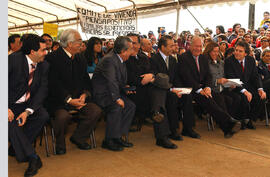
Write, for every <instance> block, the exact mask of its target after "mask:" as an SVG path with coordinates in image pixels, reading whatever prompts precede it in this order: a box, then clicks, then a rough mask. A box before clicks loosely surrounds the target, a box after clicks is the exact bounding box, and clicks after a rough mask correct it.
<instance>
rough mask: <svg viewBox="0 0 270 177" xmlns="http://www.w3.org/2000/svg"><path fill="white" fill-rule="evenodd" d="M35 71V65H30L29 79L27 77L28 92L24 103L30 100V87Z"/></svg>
mask: <svg viewBox="0 0 270 177" xmlns="http://www.w3.org/2000/svg"><path fill="white" fill-rule="evenodd" d="M35 69H36V65H35V64H31V70H30V73H29V77H28V90H27V92H26V101H27V100H29V98H30V86H31V84H32V82H33V77H34V71H35Z"/></svg>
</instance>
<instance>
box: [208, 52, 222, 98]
mask: <svg viewBox="0 0 270 177" xmlns="http://www.w3.org/2000/svg"><path fill="white" fill-rule="evenodd" d="M206 58H208V57H207V56H206ZM208 63H209V69H210V73H211V76H212V90H213V91H215V92H217V93H219V92H221V91H222V89H223V87H222V85H221V84H218V83H217V82H216V81H217V79H220V78H224V76H225V75H224V62H223V61H222V60H217V62H216V63H215V62H214V61H213V60H212V59H210V58H208Z"/></svg>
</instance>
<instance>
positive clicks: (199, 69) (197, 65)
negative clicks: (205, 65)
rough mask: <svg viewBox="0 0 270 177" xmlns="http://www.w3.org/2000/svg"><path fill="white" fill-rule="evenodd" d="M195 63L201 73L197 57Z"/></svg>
mask: <svg viewBox="0 0 270 177" xmlns="http://www.w3.org/2000/svg"><path fill="white" fill-rule="evenodd" d="M195 62H196V65H197V69H198V71H199V72H200V64H199V57H196V58H195Z"/></svg>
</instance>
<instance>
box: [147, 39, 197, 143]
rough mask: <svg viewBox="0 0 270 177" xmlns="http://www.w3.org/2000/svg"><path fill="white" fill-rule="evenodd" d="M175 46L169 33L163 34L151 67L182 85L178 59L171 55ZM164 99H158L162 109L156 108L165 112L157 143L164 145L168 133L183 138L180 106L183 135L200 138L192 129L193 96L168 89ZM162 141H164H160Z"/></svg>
mask: <svg viewBox="0 0 270 177" xmlns="http://www.w3.org/2000/svg"><path fill="white" fill-rule="evenodd" d="M173 47H174V42H173V39H172V38H171V37H170V36H168V35H166V36H163V37H162V38H161V39H160V40H159V43H158V48H159V52H158V53H157V54H155V55H154V56H153V57H152V58H151V60H150V62H151V67H152V70H153V72H154V73H155V74H157V73H164V74H167V75H168V76H169V81H170V83H171V84H172V87H182V86H183V85H182V81H181V80H180V79H179V78H178V76H177V64H176V59H175V58H173V57H172V56H171V54H172V52H173ZM156 89H158V88H156V87H154V88H153V90H154V91H152V92H153V93H155V92H156V91H155V90H156ZM156 99H158V98H156ZM162 99H164V100H162ZM162 99H158V100H157V102H159V101H161V102H163V104H161V105H164V106H162V109H161V110H154V111H158V112H160V113H161V114H164V118H165V119H164V121H163V123H161V124H155V130H156V137H157V145H159V144H161V146H163V144H166V143H164V142H166V141H167V140H165V141H164V140H162V139H164V138H165V137H166V136H168V135H169V138H171V139H173V140H182V137H181V136H180V134H179V110H178V108H179V107H180V108H181V110H182V111H183V115H184V117H183V130H182V135H184V136H189V137H192V138H200V135H199V134H198V133H196V132H195V131H194V130H193V129H192V126H193V125H194V124H195V123H194V121H195V120H194V113H193V107H192V96H191V95H181V93H179V91H176V90H173V89H172V90H171V91H170V90H166V93H165V98H162ZM152 109H153V108H152ZM166 121H168V123H169V126H168V125H166ZM161 127H162V128H161ZM166 127H167V128H166ZM168 127H169V128H168ZM161 130H162V131H161ZM165 139H166V138H165ZM160 141H161V142H162V143H159V142H160ZM163 147H164V146H163ZM165 147H166V145H165Z"/></svg>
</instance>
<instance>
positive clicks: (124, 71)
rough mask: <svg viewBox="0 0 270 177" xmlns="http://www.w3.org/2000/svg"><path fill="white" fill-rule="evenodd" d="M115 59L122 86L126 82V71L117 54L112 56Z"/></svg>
mask: <svg viewBox="0 0 270 177" xmlns="http://www.w3.org/2000/svg"><path fill="white" fill-rule="evenodd" d="M114 55H115V58H116V62H117V63H118V66H119V71H120V75H121V82H122V84H126V82H127V71H126V64H125V63H124V62H123V63H121V61H120V59H119V58H118V56H117V54H114Z"/></svg>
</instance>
